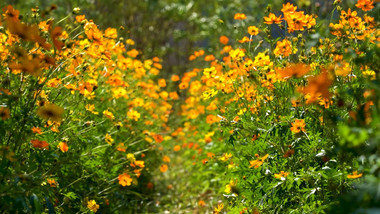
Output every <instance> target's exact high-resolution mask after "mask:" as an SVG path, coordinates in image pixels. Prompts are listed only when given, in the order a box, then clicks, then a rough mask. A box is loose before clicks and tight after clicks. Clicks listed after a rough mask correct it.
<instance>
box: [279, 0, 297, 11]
mask: <svg viewBox="0 0 380 214" xmlns="http://www.w3.org/2000/svg"><path fill="white" fill-rule="evenodd" d="M296 10H297V6H294V5H293V4H291V3H290V2H288V3H287V4H286V5H285V4H283V5H282V9H281V12H283V13H284V14H285V13H291V12H295V11H296Z"/></svg>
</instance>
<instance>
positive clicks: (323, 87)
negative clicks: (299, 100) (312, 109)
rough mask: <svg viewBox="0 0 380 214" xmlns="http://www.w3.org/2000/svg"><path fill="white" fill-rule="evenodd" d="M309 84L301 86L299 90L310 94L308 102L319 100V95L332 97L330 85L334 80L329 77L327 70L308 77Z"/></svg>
mask: <svg viewBox="0 0 380 214" xmlns="http://www.w3.org/2000/svg"><path fill="white" fill-rule="evenodd" d="M308 82H309V84H308V85H307V86H306V87H305V88H299V89H298V91H299V92H301V93H303V94H305V95H307V94H309V96H311V99H308V101H307V102H306V103H307V104H309V103H312V102H314V101H316V100H317V98H318V97H319V96H322V97H323V98H327V99H329V98H330V92H329V87H330V85H331V84H332V82H333V81H332V80H331V79H330V77H329V74H328V72H327V71H323V72H322V73H321V74H319V75H318V76H316V77H309V78H308Z"/></svg>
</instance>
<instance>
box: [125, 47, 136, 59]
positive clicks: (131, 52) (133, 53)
mask: <svg viewBox="0 0 380 214" xmlns="http://www.w3.org/2000/svg"><path fill="white" fill-rule="evenodd" d="M127 55H128V56H130V57H132V58H136V56H137V55H139V52H138V51H137V50H136V49H132V50H130V51H128V52H127Z"/></svg>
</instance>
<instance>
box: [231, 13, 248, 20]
mask: <svg viewBox="0 0 380 214" xmlns="http://www.w3.org/2000/svg"><path fill="white" fill-rule="evenodd" d="M246 18H247V16H246V15H245V14H244V13H236V14H235V16H234V19H236V20H244V19H246Z"/></svg>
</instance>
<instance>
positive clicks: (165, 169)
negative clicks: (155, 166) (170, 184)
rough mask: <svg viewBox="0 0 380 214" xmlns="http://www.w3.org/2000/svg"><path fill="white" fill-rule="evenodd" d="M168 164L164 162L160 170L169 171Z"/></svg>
mask: <svg viewBox="0 0 380 214" xmlns="http://www.w3.org/2000/svg"><path fill="white" fill-rule="evenodd" d="M168 168H169V167H168V165H166V164H162V165H161V166H160V171H161V172H166V171H168Z"/></svg>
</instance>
